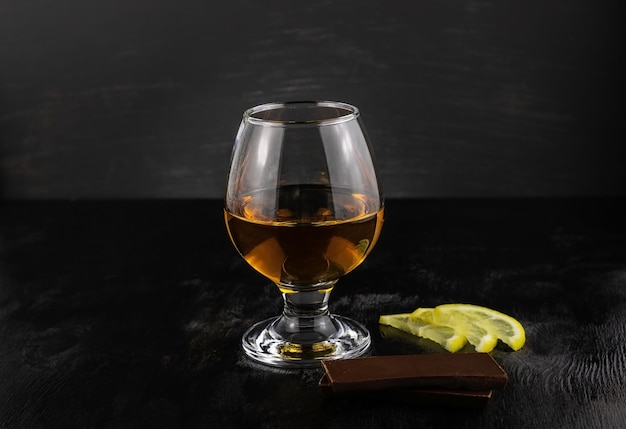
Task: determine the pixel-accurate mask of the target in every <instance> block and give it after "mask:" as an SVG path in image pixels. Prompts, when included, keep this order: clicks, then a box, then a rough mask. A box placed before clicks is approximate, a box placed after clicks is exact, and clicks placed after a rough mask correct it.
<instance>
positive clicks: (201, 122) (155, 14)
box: [0, 0, 626, 199]
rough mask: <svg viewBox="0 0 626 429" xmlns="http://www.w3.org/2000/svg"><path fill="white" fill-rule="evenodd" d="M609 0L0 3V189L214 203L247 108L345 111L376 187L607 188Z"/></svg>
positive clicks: (616, 40) (611, 130) (611, 186)
mask: <svg viewBox="0 0 626 429" xmlns="http://www.w3.org/2000/svg"><path fill="white" fill-rule="evenodd" d="M620 20H621V14H620V13H619V2H615V1H596V0H571V1H566V0H558V1H544V0H542V1H539V0H530V1H521V0H513V1H500V0H499V1H476V0H453V1H435V0H416V1H406V2H401V1H397V0H392V1H373V0H365V1H356V0H345V1H318V2H293V1H263V2H258V1H256V2H255V1H249V0H241V1H229V2H218V1H200V0H190V1H181V2H178V1H165V0H150V1H148V0H133V1H126V0H109V1H83V0H58V1H47V0H30V1H12V0H0V91H1V92H0V192H1V194H0V195H2V196H4V197H5V198H36V199H39V198H44V199H50V198H60V199H85V198H109V197H116V198H120V197H121V198H188V197H191V198H197V197H200V198H202V197H208V198H219V197H221V195H222V190H223V187H224V182H225V175H226V172H227V165H228V160H229V156H230V149H231V146H232V142H233V139H234V136H235V133H236V130H237V127H238V124H239V120H240V118H241V113H242V111H243V110H244V109H246V108H248V107H250V106H252V105H255V104H258V103H262V102H266V101H275V100H296V99H334V100H340V101H345V102H349V103H353V104H355V105H357V106H358V107H359V108H360V109H361V112H362V114H363V118H364V120H365V123H366V126H367V128H368V131H369V134H370V137H371V139H372V141H373V144H374V146H375V150H376V154H377V157H378V161H379V165H380V172H381V176H382V180H383V184H384V188H385V192H386V194H387V195H388V196H390V197H400V198H403V197H423V196H427V197H450V196H462V197H467V196H555V195H558V196H562V195H570V196H572V195H573V196H580V195H616V194H619V195H624V193H625V192H624V191H625V188H624V186H623V185H622V182H626V180H625V176H626V174H625V173H624V172H623V171H622V170H623V169H622V168H621V164H622V161H623V160H622V157H620V155H621V153H622V152H623V151H622V150H621V149H620V141H621V140H623V135H624V132H623V125H621V124H620V121H621V119H622V118H623V116H624V107H623V106H624V103H623V101H622V100H623V92H624V91H623V89H624V88H623V82H622V75H623V67H621V65H620V64H621V62H620V61H621V60H623V57H624V53H623V49H621V46H622V45H621V35H622V34H621V33H622V30H621V29H620V26H619V24H620Z"/></svg>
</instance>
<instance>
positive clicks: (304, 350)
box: [242, 315, 371, 368]
mask: <svg viewBox="0 0 626 429" xmlns="http://www.w3.org/2000/svg"><path fill="white" fill-rule="evenodd" d="M315 319H316V320H315V324H314V325H315V327H306V326H304V327H301V326H299V324H298V323H300V324H302V320H301V319H300V320H298V319H295V320H293V319H291V318H288V317H285V316H284V315H283V316H279V317H275V318H271V319H267V320H264V321H261V322H258V323H256V324H255V325H253V326H252V327H251V328H250V329H248V330H247V331H246V332H245V334H244V335H243V338H242V345H243V350H244V351H245V353H246V354H247V355H248V357H250V358H251V359H253V360H255V361H257V362H259V363H263V364H266V365H270V366H274V367H281V368H311V367H317V366H319V365H320V361H322V360H327V359H349V358H355V357H358V356H362V355H363V354H365V353H366V352H367V351H368V349H369V347H370V344H371V337H370V333H369V331H368V330H367V328H365V326H363V325H362V324H360V323H359V322H356V321H354V320H352V319H348V318H347V317H341V316H335V315H327V316H324V318H323V319H322V320H320V319H319V318H315Z"/></svg>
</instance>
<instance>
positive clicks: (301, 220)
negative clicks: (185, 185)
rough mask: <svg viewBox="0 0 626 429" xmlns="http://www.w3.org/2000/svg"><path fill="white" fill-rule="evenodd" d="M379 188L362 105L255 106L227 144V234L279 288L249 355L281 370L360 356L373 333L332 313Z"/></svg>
mask: <svg viewBox="0 0 626 429" xmlns="http://www.w3.org/2000/svg"><path fill="white" fill-rule="evenodd" d="M383 214H384V202H383V194H382V191H381V188H380V185H379V179H378V173H377V170H376V166H375V163H374V159H373V155H372V150H371V147H370V144H369V142H368V138H367V136H366V133H365V130H364V127H363V124H362V122H361V119H360V114H359V110H358V109H357V108H356V107H354V106H351V105H349V104H345V103H339V102H331V101H306V102H286V103H270V104H264V105H260V106H257V107H253V108H251V109H249V110H247V111H245V112H244V114H243V119H242V122H241V125H240V127H239V131H238V133H237V137H236V140H235V144H234V147H233V152H232V157H231V164H230V171H229V175H228V184H227V188H226V196H225V207H224V216H225V221H226V226H227V229H228V233H229V235H230V238H231V240H232V242H233V244H234V246H235V248H236V249H237V251H238V252H239V253H240V254H241V256H242V257H243V258H244V259H245V260H246V261H247V262H248V264H250V265H251V266H252V267H253V268H254V269H255V270H256V271H258V272H259V273H260V274H262V275H264V276H265V277H266V278H268V279H269V280H271V281H272V282H273V283H275V284H276V285H277V286H278V289H279V290H280V292H281V293H282V297H283V301H284V307H283V312H282V314H281V315H280V316H278V317H274V318H271V319H268V320H264V321H261V322H258V323H257V324H255V325H254V326H252V327H251V328H250V329H249V330H248V331H247V332H245V334H244V335H243V339H242V345H243V349H244V351H245V353H246V354H247V355H248V356H249V357H250V358H252V359H253V360H255V361H257V362H261V363H264V364H267V365H271V366H277V367H308V366H317V365H319V363H320V360H322V359H340V358H352V357H356V356H360V355H362V354H364V353H366V352H367V350H368V348H369V346H370V342H371V339H370V334H369V332H368V330H367V329H366V328H365V327H364V326H363V325H362V324H360V323H358V322H356V321H354V320H351V319H348V318H346V317H341V316H337V315H333V314H330V312H329V309H328V299H329V296H330V293H331V291H332V290H333V288H334V287H335V284H336V283H337V280H339V279H340V278H341V277H342V276H344V275H346V274H348V273H349V272H350V271H352V270H354V269H355V268H356V267H357V266H359V265H360V264H361V263H362V262H363V261H364V260H365V258H366V257H367V255H369V253H370V252H371V251H372V248H373V247H374V244H375V243H376V241H377V240H378V237H379V235H380V232H381V229H382V225H383Z"/></svg>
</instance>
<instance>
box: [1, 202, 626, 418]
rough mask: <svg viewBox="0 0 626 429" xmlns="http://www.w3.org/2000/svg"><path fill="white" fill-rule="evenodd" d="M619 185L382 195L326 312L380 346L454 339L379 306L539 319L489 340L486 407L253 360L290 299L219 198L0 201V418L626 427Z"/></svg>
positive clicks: (401, 347) (396, 348)
mask: <svg viewBox="0 0 626 429" xmlns="http://www.w3.org/2000/svg"><path fill="white" fill-rule="evenodd" d="M623 203H624V201H623V200H615V199H517V200H516V199H513V200H506V199H496V200H476V199H465V200H463V199H460V200H390V201H388V202H387V218H386V223H385V226H384V229H383V234H382V237H381V240H380V242H379V244H378V245H377V247H376V248H375V249H374V252H373V253H372V255H371V256H370V257H369V259H368V260H367V261H366V262H365V263H364V264H363V265H362V266H361V267H359V268H358V269H357V270H356V271H354V272H353V273H351V274H350V275H348V276H346V277H345V278H344V279H342V280H341V281H340V283H339V285H338V287H337V288H336V290H335V292H333V296H332V297H331V309H332V310H333V311H334V312H337V313H340V314H343V315H346V316H349V317H352V318H355V319H357V320H360V321H362V322H364V323H365V324H366V325H367V327H368V328H369V329H370V330H371V333H372V336H373V348H372V354H374V355H384V354H402V353H431V352H438V351H442V349H440V348H439V346H437V345H435V344H434V343H430V342H429V341H427V340H421V339H418V338H416V337H412V336H409V335H404V334H401V333H400V332H398V331H394V330H390V329H386V330H385V329H381V328H380V327H379V326H378V324H377V319H378V316H379V315H380V314H382V313H396V312H406V311H410V310H413V309H415V308H417V307H419V306H434V305H437V304H441V303H447V302H466V303H473V304H479V305H485V306H489V307H492V308H495V309H498V310H500V311H503V312H505V313H508V314H511V315H513V316H514V317H516V318H518V319H519V320H520V321H521V322H522V324H523V325H524V326H525V328H526V331H527V337H528V340H527V343H526V346H525V347H524V348H523V349H521V350H520V351H518V352H512V351H510V350H508V349H506V348H505V347H498V348H497V349H496V350H494V352H492V355H493V357H494V358H495V359H496V360H497V361H498V362H499V363H500V364H501V365H502V366H503V367H504V368H505V370H506V371H507V372H508V374H509V377H510V381H509V384H508V386H507V388H506V389H505V390H504V391H497V392H495V393H494V396H493V398H492V400H491V402H490V404H489V405H488V406H487V407H486V408H485V409H463V408H449V407H432V406H425V405H418V404H410V403H402V402H394V401H388V400H385V399H384V398H380V399H376V400H374V399H359V400H356V399H336V400H333V399H328V398H325V397H324V396H323V395H322V394H321V393H320V391H319V390H318V387H317V382H318V380H319V378H320V376H321V370H318V369H310V370H296V371H285V370H274V369H269V368H265V367H261V366H258V365H254V364H251V363H250V362H249V361H248V360H247V359H246V358H245V357H243V356H242V353H241V351H240V344H239V343H240V337H241V334H242V333H243V331H244V330H245V329H246V328H247V327H248V326H250V325H251V324H252V323H253V322H255V321H257V320H260V319H261V318H265V317H269V316H271V315H273V314H277V313H278V312H279V311H280V306H281V301H280V297H279V294H278V291H277V289H276V288H275V287H274V286H272V285H269V284H268V281H266V280H264V279H263V278H261V277H260V276H259V275H257V274H256V273H255V272H253V271H252V270H251V269H250V268H249V267H248V266H247V265H246V264H245V263H244V262H243V260H242V259H241V258H240V257H239V256H238V255H237V254H236V252H235V250H234V249H233V248H232V246H231V244H230V243H229V241H228V237H227V234H226V232H225V229H224V225H223V218H222V212H221V201H214V200H206V201H177V200H173V201H92V202H86V201H84V202H54V201H47V202H3V203H2V205H1V206H0V428H137V427H153V428H159V427H174V428H179V427H180V428H217V427H219V428H231V427H253V428H293V427H300V428H308V427H323V428H345V427H360V428H381V427H393V428H417V427H439V426H441V427H454V428H477V427H506V428H525V427H533V428H537V427H549V428H556V427H559V428H560V427H568V428H570V427H576V428H587V427H597V428H618V427H624V424H625V422H626V381H625V379H626V220H625V219H626V209H624V204H623Z"/></svg>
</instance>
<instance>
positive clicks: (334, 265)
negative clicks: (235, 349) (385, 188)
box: [224, 185, 384, 292]
mask: <svg viewBox="0 0 626 429" xmlns="http://www.w3.org/2000/svg"><path fill="white" fill-rule="evenodd" d="M237 201H238V202H237V203H236V204H231V205H232V206H234V207H228V209H226V210H225V212H224V215H225V219H226V225H227V228H228V232H229V234H230V238H231V240H232V242H233V244H234V245H235V247H236V248H237V250H238V251H239V253H241V255H242V256H243V257H244V258H245V260H246V261H247V262H248V263H249V264H250V265H251V266H252V267H253V268H254V269H256V270H257V271H258V272H260V273H261V274H263V275H264V276H266V277H267V278H269V279H270V280H272V281H274V282H275V283H277V284H278V285H279V287H280V288H281V290H282V291H283V292H290V291H291V292H296V291H298V290H300V289H309V288H315V287H317V286H320V287H321V286H323V285H327V286H328V287H332V282H334V281H336V280H337V279H339V278H340V277H341V276H343V275H344V274H346V273H349V272H350V271H352V270H353V269H355V268H356V267H357V266H358V265H359V264H361V262H363V260H364V259H365V257H366V256H367V255H368V254H369V253H370V251H371V250H372V248H373V247H374V244H375V243H376V241H377V240H378V237H379V235H380V232H381V229H382V224H383V214H384V213H383V212H384V209H383V207H382V204H381V202H380V199H379V198H378V196H375V197H372V196H367V195H364V194H356V193H350V192H344V191H341V190H337V189H334V188H333V189H331V188H330V187H327V186H317V185H307V186H288V187H283V188H279V189H269V190H262V191H258V192H256V193H253V194H250V195H245V196H243V197H242V198H239V199H238V200H237Z"/></svg>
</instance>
